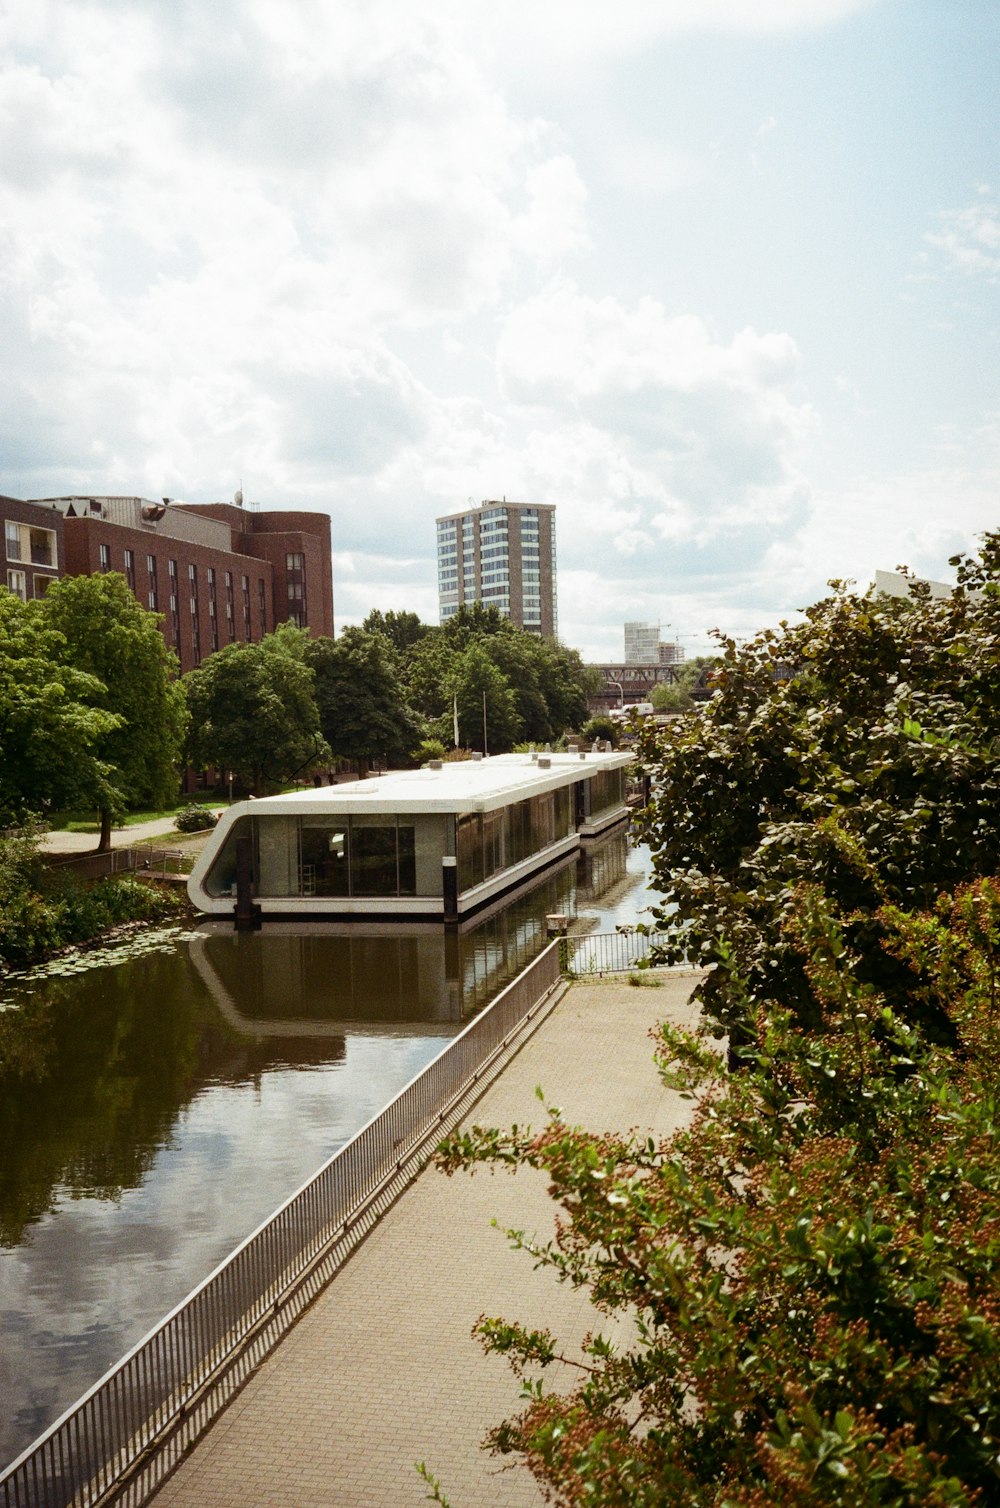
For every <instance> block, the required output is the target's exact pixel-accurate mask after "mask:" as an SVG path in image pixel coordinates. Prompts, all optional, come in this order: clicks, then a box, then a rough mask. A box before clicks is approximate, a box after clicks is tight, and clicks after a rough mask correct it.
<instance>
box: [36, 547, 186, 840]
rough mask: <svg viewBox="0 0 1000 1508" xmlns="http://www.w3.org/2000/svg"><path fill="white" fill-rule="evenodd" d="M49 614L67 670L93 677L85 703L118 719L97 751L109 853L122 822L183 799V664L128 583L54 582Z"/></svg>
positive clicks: (103, 579)
mask: <svg viewBox="0 0 1000 1508" xmlns="http://www.w3.org/2000/svg"><path fill="white" fill-rule="evenodd" d="M42 607H43V608H44V617H45V621H46V623H47V624H48V625H49V627H50V628H52V629H53V630H55V631H56V632H57V633H58V634H60V635H61V636H62V638H63V640H64V645H65V647H64V649H63V651H62V654H61V657H60V658H61V662H62V664H64V665H67V666H69V667H71V668H72V669H74V670H77V671H82V672H84V673H85V674H86V675H88V676H90V677H92V678H93V680H92V683H91V691H90V692H89V693H88V695H87V697H86V700H87V701H88V702H89V703H90V705H91V706H93V707H95V708H97V709H99V710H100V711H102V712H105V713H111V714H112V715H113V716H114V717H115V719H116V722H115V725H114V726H113V727H111V726H110V725H109V726H107V727H106V730H105V731H104V732H103V733H102V735H101V737H100V739H99V740H98V741H97V742H96V743H95V745H94V752H95V753H96V754H97V756H98V757H99V759H100V761H101V762H102V764H103V765H104V766H105V770H106V775H105V777H104V778H102V780H101V782H100V785H99V789H98V790H97V792H96V793H95V794H96V798H97V805H98V810H99V812H100V817H101V837H100V843H99V845H98V847H99V851H103V850H105V849H107V848H108V847H109V846H110V842H111V825H112V822H113V820H114V819H115V817H119V816H121V815H122V814H123V813H124V812H125V811H127V810H128V808H129V807H130V806H144V805H149V806H161V805H164V804H165V803H166V802H168V801H169V800H171V799H172V797H173V796H174V795H176V793H177V787H178V764H179V759H180V753H181V747H182V744H183V738H184V729H185V723H186V710H185V704H184V695H183V692H182V691H181V689H180V685H179V682H178V681H177V679H176V674H177V660H176V657H175V656H174V655H173V653H172V652H171V651H170V650H169V649H167V647H166V645H165V643H164V641H163V636H162V634H161V633H160V629H159V620H158V618H157V615H156V614H155V613H149V612H147V611H146V610H145V608H143V607H140V605H139V603H138V602H137V601H136V600H135V597H134V596H133V594H132V592H131V591H130V590H129V587H128V584H127V582H126V580H125V578H124V576H119V575H117V574H109V575H102V576H67V577H65V578H64V579H63V580H61V581H56V582H53V584H52V586H51V587H50V588H49V590H48V592H47V593H46V595H45V597H44V598H43V599H42Z"/></svg>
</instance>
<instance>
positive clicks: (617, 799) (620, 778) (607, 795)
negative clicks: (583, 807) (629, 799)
mask: <svg viewBox="0 0 1000 1508" xmlns="http://www.w3.org/2000/svg"><path fill="white" fill-rule="evenodd" d="M587 785H588V793H589V806H588V815H589V816H591V817H599V816H601V815H602V813H604V812H608V811H611V810H613V809H614V808H616V807H620V806H624V804H625V772H624V770H622V769H616V770H598V771H597V773H596V774H595V775H592V776H591V777H590V779H589V780H588V782H587Z"/></svg>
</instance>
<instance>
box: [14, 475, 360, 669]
mask: <svg viewBox="0 0 1000 1508" xmlns="http://www.w3.org/2000/svg"><path fill="white" fill-rule="evenodd" d="M0 518H3V520H4V538H5V542H6V543H7V546H8V558H7V562H6V570H7V576H6V577H5V578H2V579H3V580H4V581H5V584H7V585H8V586H10V587H11V589H12V590H15V591H17V592H18V595H21V596H24V597H25V598H26V599H29V600H30V599H31V598H32V597H38V596H41V595H42V592H43V591H44V590H45V581H46V580H50V579H53V578H55V577H57V576H62V575H68V576H92V575H99V574H100V573H101V572H103V571H119V572H121V574H122V575H123V576H124V577H125V579H126V580H127V581H128V584H129V586H130V587H131V589H132V591H133V592H134V594H135V596H136V598H137V600H138V601H139V602H140V603H141V604H142V606H143V607H145V608H148V609H150V610H151V611H153V612H157V613H159V614H160V615H161V620H162V621H161V627H162V631H163V637H164V638H165V639H166V641H167V644H168V645H169V646H170V648H171V649H172V650H174V652H175V653H176V655H177V658H178V659H179V661H180V667H181V671H182V672H184V671H188V670H193V669H194V667H195V666H196V665H199V664H201V662H202V661H203V660H204V659H205V658H206V657H207V656H208V655H210V654H212V653H213V652H214V651H215V650H217V649H222V648H223V647H224V646H225V645H226V644H233V643H247V642H254V643H256V642H258V641H259V640H260V639H261V638H263V636H264V635H265V634H267V633H271V632H272V630H273V629H274V628H275V627H276V626H277V624H279V623H284V622H288V621H291V622H293V623H296V624H297V625H298V626H299V627H302V628H306V629H308V631H309V633H310V634H311V636H312V637H313V638H317V637H319V636H320V635H328V636H329V637H330V638H332V637H333V566H332V561H331V538H330V519H329V517H328V516H327V515H326V514H325V513H302V512H294V513H293V512H290V513H283V512H278V511H276V510H272V511H269V512H266V513H261V512H253V511H250V510H245V509H243V508H239V507H237V506H236V505H235V504H233V503H206V504H200V503H185V504H178V503H174V504H169V505H166V504H161V503H152V502H149V501H147V500H144V499H143V498H135V497H132V498H125V497H62V498H46V499H42V500H39V501H36V502H22V501H20V500H18V499H14V498H0ZM8 526H9V527H8Z"/></svg>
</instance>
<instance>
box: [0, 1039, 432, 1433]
mask: <svg viewBox="0 0 1000 1508" xmlns="http://www.w3.org/2000/svg"><path fill="white" fill-rule="evenodd" d="M443 1045H444V1044H443V1043H442V1041H441V1039H440V1037H413V1036H408V1037H405V1038H392V1037H379V1038H370V1037H361V1036H359V1037H349V1038H348V1039H347V1052H346V1059H345V1062H341V1063H333V1064H327V1065H322V1066H319V1067H312V1068H307V1069H299V1070H293V1069H287V1068H283V1069H276V1070H272V1071H265V1072H264V1073H263V1074H261V1076H260V1079H259V1082H258V1083H256V1084H241V1085H236V1086H234V1085H220V1084H212V1085H209V1086H207V1087H206V1088H205V1089H203V1090H202V1091H201V1092H200V1093H199V1094H198V1095H197V1096H196V1098H195V1099H194V1100H193V1101H192V1103H191V1104H190V1105H188V1106H187V1107H186V1108H185V1109H184V1110H183V1111H182V1112H181V1113H180V1115H179V1116H178V1118H177V1120H176V1122H175V1124H174V1127H173V1130H172V1134H171V1139H170V1144H169V1145H168V1146H166V1147H164V1148H162V1149H161V1151H160V1152H159V1153H158V1154H157V1156H156V1158H155V1162H154V1165H153V1167H152V1169H151V1171H150V1173H149V1175H148V1176H147V1177H146V1178H145V1179H144V1180H143V1183H142V1185H141V1186H140V1187H139V1188H135V1189H125V1190H124V1191H123V1192H122V1193H121V1194H120V1195H119V1196H118V1197H117V1198H116V1199H114V1200H106V1199H102V1198H99V1197H95V1196H91V1195H83V1196H81V1195H79V1194H77V1193H76V1192H75V1191H70V1190H68V1189H66V1188H65V1187H63V1188H60V1189H59V1190H57V1207H56V1209H55V1211H54V1212H53V1213H52V1214H49V1215H47V1216H45V1217H44V1219H42V1220H41V1221H40V1222H39V1223H38V1224H37V1225H35V1226H33V1227H31V1228H30V1231H29V1234H28V1237H27V1240H26V1241H25V1243H24V1245H23V1246H21V1247H18V1248H16V1249H14V1250H3V1251H0V1397H3V1398H4V1399H5V1400H6V1403H5V1407H4V1410H3V1416H2V1418H0V1460H3V1461H4V1462H6V1461H8V1460H9V1459H11V1458H12V1457H13V1455H14V1454H16V1452H17V1451H18V1450H20V1449H23V1447H24V1446H25V1445H26V1444H27V1443H29V1442H30V1440H31V1439H33V1438H34V1436H35V1435H36V1434H38V1433H39V1432H40V1431H41V1430H42V1429H44V1428H45V1427H46V1426H47V1425H48V1424H49V1423H50V1422H51V1421H52V1420H53V1419H54V1418H55V1417H56V1416H57V1415H58V1414H59V1413H60V1412H61V1411H62V1410H63V1409H64V1408H66V1407H68V1406H69V1405H70V1404H71V1403H73V1402H74V1401H75V1399H76V1398H77V1397H78V1396H79V1394H81V1393H82V1392H83V1391H85V1389H86V1388H87V1387H88V1386H89V1385H90V1384H91V1383H92V1382H93V1381H94V1380H95V1379H96V1377H97V1376H99V1375H100V1373H101V1372H102V1371H104V1370H106V1369H107V1368H108V1367H109V1366H111V1365H113V1364H114V1363H115V1362H116V1361H117V1360H118V1359H119V1357H120V1356H122V1355H123V1354H124V1352H125V1351H126V1350H128V1348H129V1346H130V1345H132V1344H134V1343H135V1341H136V1340H138V1339H139V1338H140V1337H141V1336H142V1335H143V1334H144V1333H145V1332H146V1331H147V1330H148V1329H151V1328H152V1326H153V1325H154V1324H155V1323H156V1322H157V1320H159V1319H160V1318H161V1317H162V1316H163V1315H164V1314H165V1313H166V1312H167V1311H168V1310H169V1309H171V1308H172V1307H173V1306H174V1305H175V1304H176V1303H179V1302H180V1300H181V1299H183V1298H184V1297H185V1296H186V1294H187V1293H188V1292H189V1291H190V1289H191V1288H192V1287H193V1286H194V1285H195V1284H196V1283H197V1282H198V1281H199V1280H200V1279H201V1278H203V1277H205V1276H207V1274H208V1273H209V1272H210V1271H211V1270H212V1268H213V1267H215V1266H216V1265H217V1263H218V1262H220V1261H221V1260H222V1259H223V1258H224V1257H225V1256H226V1255H227V1254H228V1253H229V1252H230V1251H231V1250H232V1249H233V1247H235V1246H236V1245H238V1244H239V1242H240V1241H241V1240H243V1239H244V1237H246V1236H247V1235H249V1234H250V1232H251V1231H252V1230H253V1229H254V1228H255V1227H256V1226H257V1225H259V1224H260V1223H261V1222H262V1221H263V1220H265V1219H267V1217H268V1216H269V1215H271V1214H272V1213H273V1211H274V1209H275V1207H276V1206H277V1204H278V1203H280V1202H281V1199H282V1198H283V1197H287V1196H288V1195H289V1194H291V1193H292V1192H293V1191H294V1190H295V1189H296V1188H297V1187H298V1186H299V1185H300V1184H301V1183H304V1182H305V1181H306V1179H308V1178H309V1177H311V1176H312V1174H313V1173H315V1171H316V1169H317V1168H318V1167H319V1166H320V1165H321V1164H322V1163H323V1162H325V1161H326V1159H327V1158H328V1157H330V1156H331V1155H332V1153H333V1152H335V1151H336V1150H337V1147H338V1146H340V1145H341V1143H342V1142H343V1141H345V1140H346V1139H347V1138H348V1137H349V1136H350V1135H352V1134H353V1133H354V1131H356V1130H357V1129H358V1128H359V1127H360V1126H361V1125H363V1124H364V1123H365V1122H366V1121H367V1120H369V1119H371V1117H372V1116H373V1115H376V1114H377V1113H378V1111H379V1110H381V1108H382V1107H383V1105H384V1104H385V1103H386V1102H387V1101H388V1100H389V1099H391V1098H392V1096H393V1094H395V1093H396V1092H398V1090H399V1089H400V1088H402V1086H403V1085H404V1084H405V1083H407V1082H408V1081H409V1079H411V1078H412V1077H413V1075H414V1074H415V1073H417V1072H418V1071H419V1069H420V1068H422V1067H423V1066H424V1064H425V1063H427V1062H429V1061H430V1059H431V1058H432V1057H433V1056H434V1055H435V1054H436V1053H437V1052H439V1051H440V1050H441V1047H442V1046H443ZM346 1064H350V1067H351V1072H350V1074H347V1073H346V1072H345V1068H346ZM276 1190H277V1191H278V1192H277V1193H276V1192H275V1191H276ZM181 1256H182V1257H183V1261H182V1262H181V1261H180V1260H179V1259H180V1258H181ZM111 1270H113V1274H114V1276H113V1294H112V1300H113V1302H112V1304H111V1305H110V1306H109V1302H108V1299H109V1293H108V1275H109V1271H111ZM15 1399H16V1400H18V1404H17V1405H16V1406H15V1405H14V1404H13V1400H15Z"/></svg>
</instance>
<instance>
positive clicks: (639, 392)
mask: <svg viewBox="0 0 1000 1508" xmlns="http://www.w3.org/2000/svg"><path fill="white" fill-rule="evenodd" d="M798 360H799V358H798V351H797V349H796V346H795V342H794V341H793V340H792V339H791V337H790V336H788V335H784V334H763V335H761V334H758V333H757V332H756V331H753V330H742V331H740V332H739V333H738V334H736V335H735V336H734V337H733V338H732V339H731V340H729V341H728V342H726V341H722V340H719V339H718V338H716V337H715V336H714V335H713V334H712V332H711V331H710V330H709V328H708V326H707V325H706V324H705V323H704V321H702V320H700V319H698V318H697V317H695V316H693V315H679V316H671V315H669V314H668V313H667V311H666V310H665V309H664V307H663V306H662V305H661V304H660V303H658V302H657V301H655V300H653V299H643V300H641V301H640V302H639V303H638V304H637V305H636V306H635V307H633V308H631V309H629V308H626V307H625V306H624V305H622V304H621V303H620V302H619V301H618V300H616V299H613V298H604V299H594V298H590V297H587V296H585V295H583V294H581V293H579V292H578V291H577V290H576V289H575V288H573V287H571V286H568V285H561V286H557V287H554V288H552V289H550V290H549V291H548V292H547V293H544V294H540V295H537V296H536V297H534V298H532V299H529V300H527V301H526V302H525V303H524V304H522V305H520V306H519V307H518V308H517V309H515V310H513V311H512V313H511V315H510V316H509V318H508V320H507V322H506V325H505V327H504V330H503V332H502V334H501V338H500V345H499V353H498V361H499V367H500V373H501V380H502V383H503V389H504V392H505V394H506V396H507V397H508V398H509V399H510V400H511V401H512V402H514V403H516V404H519V405H522V406H524V407H526V408H529V409H530V410H532V411H533V412H534V411H543V412H545V413H546V414H547V415H549V416H550V418H551V420H552V423H553V424H554V425H559V424H560V423H562V424H564V425H565V424H570V425H579V424H581V423H582V424H586V425H590V426H592V427H593V428H594V429H596V430H597V431H598V432H600V433H602V434H603V435H604V437H605V444H606V445H610V444H614V445H615V446H616V447H617V448H618V450H619V451H620V455H621V458H622V462H623V463H624V469H625V470H627V472H628V484H627V485H628V487H629V490H630V491H634V490H638V491H639V492H640V493H642V494H644V495H645V496H647V497H648V498H650V499H651V500H654V501H655V502H656V503H657V505H658V508H657V512H658V515H659V516H660V522H659V524H658V527H659V528H660V530H661V532H663V533H664V534H665V535H666V534H669V533H671V532H676V531H677V519H678V518H679V517H681V516H683V514H684V511H685V510H687V511H688V517H689V526H688V530H687V532H689V533H691V534H695V533H696V534H698V535H699V536H700V537H702V538H707V537H710V536H711V534H712V533H713V532H714V531H715V530H716V529H717V528H718V527H720V526H722V525H724V524H725V523H727V522H730V521H733V520H739V521H741V522H742V523H744V524H745V523H747V522H748V521H750V520H752V519H762V518H771V519H774V518H780V517H781V516H783V514H784V513H785V512H786V510H787V508H788V506H789V505H790V504H791V502H792V501H793V500H795V499H796V498H797V497H798V495H799V494H800V492H801V489H802V485H803V484H802V481H801V478H800V476H799V474H798V472H797V469H796V453H797V450H798V448H799V446H800V445H801V443H802V442H803V440H804V439H805V438H806V436H807V435H808V433H809V432H810V430H811V428H812V426H813V416H812V413H811V411H810V410H809V408H808V406H807V405H805V404H803V403H801V402H796V401H795V399H794V398H793V397H792V396H790V392H789V390H790V388H791V387H792V386H793V384H794V380H795V379H796V377H797V369H798ZM619 470H620V472H621V471H622V467H621V466H620V467H619ZM644 477H648V480H644V479H643V478H644ZM654 477H655V478H656V480H653V478H654ZM636 481H638V489H636V488H635V483H636ZM668 520H669V521H668Z"/></svg>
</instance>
